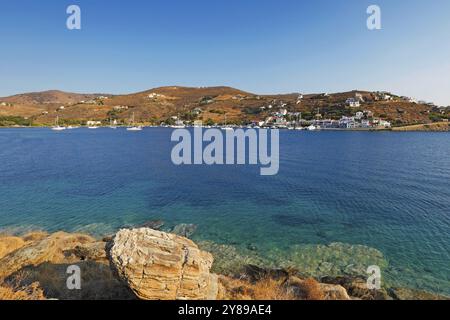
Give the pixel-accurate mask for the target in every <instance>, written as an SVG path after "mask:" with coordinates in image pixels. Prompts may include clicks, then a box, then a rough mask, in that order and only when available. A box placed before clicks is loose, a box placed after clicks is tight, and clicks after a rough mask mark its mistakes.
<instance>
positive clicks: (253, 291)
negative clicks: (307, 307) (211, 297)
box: [219, 277, 297, 300]
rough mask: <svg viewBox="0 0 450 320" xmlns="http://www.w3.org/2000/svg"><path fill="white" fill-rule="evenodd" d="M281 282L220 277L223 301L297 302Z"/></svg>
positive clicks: (267, 279)
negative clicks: (253, 281) (248, 280)
mask: <svg viewBox="0 0 450 320" xmlns="http://www.w3.org/2000/svg"><path fill="white" fill-rule="evenodd" d="M283 282H284V281H282V280H274V279H271V278H266V279H263V280H260V281H258V282H256V283H250V282H247V281H243V280H238V279H231V278H227V277H221V284H222V285H223V287H224V292H223V293H222V296H221V297H219V299H223V300H297V298H296V297H295V295H294V294H293V293H292V292H291V290H288V289H287V288H286V287H284V286H283Z"/></svg>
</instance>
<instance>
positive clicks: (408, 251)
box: [0, 128, 450, 294]
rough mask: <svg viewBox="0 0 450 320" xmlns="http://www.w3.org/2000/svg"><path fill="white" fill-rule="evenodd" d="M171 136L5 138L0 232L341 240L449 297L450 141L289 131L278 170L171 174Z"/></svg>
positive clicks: (281, 243)
mask: <svg viewBox="0 0 450 320" xmlns="http://www.w3.org/2000/svg"><path fill="white" fill-rule="evenodd" d="M170 135H171V130H169V129H161V128H155V129H145V130H144V131H143V132H135V133H131V132H126V131H125V130H124V129H118V130H111V129H98V130H86V129H77V130H72V131H65V132H60V133H56V132H52V131H50V130H49V129H1V130H0V163H1V166H0V228H3V229H8V230H24V229H45V230H48V231H56V230H67V231H84V232H92V233H96V234H107V233H110V232H113V231H114V230H116V229H117V228H119V227H121V226H126V225H138V224H140V223H143V222H145V221H148V220H152V219H163V220H165V221H166V222H167V223H169V224H177V223H194V224H197V225H198V231H197V233H196V235H195V237H196V238H197V239H200V240H202V239H203V240H205V239H206V240H212V241H214V242H217V243H222V244H233V245H236V246H242V247H245V246H248V245H249V244H256V245H257V246H258V250H259V252H260V254H261V255H264V253H265V252H269V251H271V250H276V251H277V252H284V250H286V251H287V250H289V249H290V248H292V247H293V246H295V245H303V244H329V243H332V242H342V243H348V244H361V245H366V246H369V247H372V248H376V249H378V250H380V251H381V252H382V253H383V255H384V256H385V258H386V260H387V261H388V262H389V269H388V270H387V271H386V272H387V273H388V275H387V277H388V278H396V280H397V282H398V283H400V284H405V285H407V286H412V287H417V288H423V289H427V290H434V291H437V292H443V293H447V294H450V134H449V133H389V132H383V133H371V132H291V131H285V132H281V141H280V161H281V162H280V172H279V174H278V175H277V176H268V177H262V176H260V175H259V168H258V167H254V166H253V167H252V166H211V167H209V166H180V167H177V166H174V165H173V164H172V162H171V160H170V153H171V148H172V146H173V144H172V143H171V142H170Z"/></svg>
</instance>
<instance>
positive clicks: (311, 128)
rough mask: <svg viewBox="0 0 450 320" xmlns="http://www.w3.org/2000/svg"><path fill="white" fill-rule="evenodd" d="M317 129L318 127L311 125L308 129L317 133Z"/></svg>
mask: <svg viewBox="0 0 450 320" xmlns="http://www.w3.org/2000/svg"><path fill="white" fill-rule="evenodd" d="M316 129H317V128H316V126H314V125H310V126H309V127H308V131H315V130H316Z"/></svg>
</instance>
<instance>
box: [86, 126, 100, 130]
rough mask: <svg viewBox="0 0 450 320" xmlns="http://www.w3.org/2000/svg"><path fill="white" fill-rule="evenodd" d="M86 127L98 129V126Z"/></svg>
mask: <svg viewBox="0 0 450 320" xmlns="http://www.w3.org/2000/svg"><path fill="white" fill-rule="evenodd" d="M88 129H91V130H95V129H98V127H96V126H92V127H88Z"/></svg>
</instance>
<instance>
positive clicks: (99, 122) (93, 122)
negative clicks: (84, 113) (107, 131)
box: [86, 121, 102, 126]
mask: <svg viewBox="0 0 450 320" xmlns="http://www.w3.org/2000/svg"><path fill="white" fill-rule="evenodd" d="M101 124H102V122H101V121H88V122H86V125H88V126H98V125H101Z"/></svg>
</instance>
